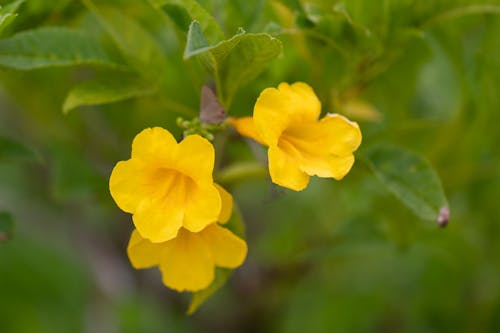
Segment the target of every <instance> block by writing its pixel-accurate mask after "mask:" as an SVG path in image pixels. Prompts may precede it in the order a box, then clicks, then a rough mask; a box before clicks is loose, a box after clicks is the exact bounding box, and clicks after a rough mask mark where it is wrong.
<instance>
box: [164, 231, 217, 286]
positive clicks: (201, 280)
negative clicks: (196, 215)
mask: <svg viewBox="0 0 500 333" xmlns="http://www.w3.org/2000/svg"><path fill="white" fill-rule="evenodd" d="M214 269H215V264H214V260H213V257H212V254H211V251H210V248H209V246H208V245H207V244H206V242H205V240H204V239H203V238H202V237H201V236H200V235H199V234H197V233H191V232H189V231H187V230H184V229H181V230H180V232H179V235H178V236H177V237H176V238H175V239H173V240H171V241H169V242H167V243H165V250H164V257H163V259H162V262H161V263H160V270H161V272H162V280H163V283H164V284H165V285H166V286H167V287H169V288H172V289H175V290H177V291H185V290H186V291H198V290H201V289H205V288H206V287H208V286H209V285H210V283H212V281H213V279H214Z"/></svg>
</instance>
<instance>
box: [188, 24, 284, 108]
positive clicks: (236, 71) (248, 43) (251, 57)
mask: <svg viewBox="0 0 500 333" xmlns="http://www.w3.org/2000/svg"><path fill="white" fill-rule="evenodd" d="M281 47H282V46H281V42H280V41H279V40H278V39H276V38H273V37H272V36H270V35H269V34H265V33H258V34H254V33H245V31H243V30H241V29H240V31H238V33H237V34H236V35H234V36H233V37H232V38H230V39H227V40H224V41H222V42H220V43H218V44H216V45H213V46H209V45H208V43H206V38H205V37H204V34H203V31H202V28H201V26H200V24H199V23H198V22H197V21H194V22H193V23H191V26H190V28H189V33H188V41H187V44H186V49H185V52H184V58H185V59H188V58H191V57H198V58H199V59H200V60H201V61H202V62H203V64H205V66H206V67H207V69H208V70H209V72H210V74H211V75H212V76H213V77H214V79H215V82H216V85H217V94H218V95H219V100H220V101H221V102H222V104H223V105H224V106H226V107H227V106H228V105H229V104H230V103H231V99H232V97H233V96H234V94H235V93H236V91H237V89H238V88H239V87H240V86H242V85H244V84H245V83H247V82H249V81H251V80H253V79H254V78H255V77H257V76H258V75H259V74H260V73H261V72H262V71H263V70H264V69H265V67H266V66H267V65H268V63H269V62H270V61H271V60H273V59H274V58H276V57H277V56H278V55H279V54H280V53H281Z"/></svg>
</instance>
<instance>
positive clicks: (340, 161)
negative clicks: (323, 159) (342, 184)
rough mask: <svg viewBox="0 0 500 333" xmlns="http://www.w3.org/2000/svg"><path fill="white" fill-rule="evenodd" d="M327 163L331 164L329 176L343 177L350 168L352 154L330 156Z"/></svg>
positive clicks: (352, 160)
mask: <svg viewBox="0 0 500 333" xmlns="http://www.w3.org/2000/svg"><path fill="white" fill-rule="evenodd" d="M328 163H329V164H330V166H331V169H330V170H331V172H332V175H331V177H333V178H335V179H336V180H340V179H342V178H344V176H345V175H347V173H348V172H349V170H351V167H352V165H353V164H354V155H349V156H342V157H341V156H330V158H329V160H328Z"/></svg>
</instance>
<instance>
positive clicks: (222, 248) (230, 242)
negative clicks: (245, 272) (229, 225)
mask: <svg viewBox="0 0 500 333" xmlns="http://www.w3.org/2000/svg"><path fill="white" fill-rule="evenodd" d="M200 236H201V237H203V239H204V240H205V242H206V243H207V244H208V246H209V248H210V251H211V252H212V255H213V258H214V261H215V265H216V266H219V267H227V268H236V267H238V266H240V265H241V264H242V263H243V261H245V258H246V256H247V244H246V243H245V241H244V240H242V239H241V238H238V237H237V236H235V235H234V234H233V233H232V232H231V231H229V230H228V229H226V228H223V227H221V226H219V225H217V224H216V223H214V224H211V225H209V226H208V227H206V228H205V229H203V231H202V232H200Z"/></svg>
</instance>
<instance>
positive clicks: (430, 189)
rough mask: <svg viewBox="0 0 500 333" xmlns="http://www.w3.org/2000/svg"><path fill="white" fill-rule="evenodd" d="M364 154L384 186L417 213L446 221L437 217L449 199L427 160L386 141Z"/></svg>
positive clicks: (441, 214) (429, 218)
mask: <svg viewBox="0 0 500 333" xmlns="http://www.w3.org/2000/svg"><path fill="white" fill-rule="evenodd" d="M364 157H365V158H366V159H367V161H368V164H369V165H370V167H371V169H372V170H373V172H374V173H375V175H376V176H377V177H378V178H379V179H380V181H381V182H382V183H383V184H384V185H385V186H386V187H387V189H388V190H389V191H391V192H392V193H393V194H394V195H395V196H396V197H397V198H398V199H399V200H401V202H402V203H404V204H405V205H406V206H407V207H409V208H410V209H411V210H412V211H413V212H414V213H415V214H416V215H417V216H419V217H420V218H422V219H424V220H430V221H437V222H439V223H440V224H445V223H447V221H443V222H440V219H443V218H444V217H445V216H444V215H447V214H446V213H447V209H448V208H447V207H448V202H447V200H446V197H445V194H444V191H443V188H442V186H441V181H440V179H439V176H438V175H437V173H436V172H435V171H434V169H433V168H432V166H431V165H430V164H429V162H427V160H425V159H424V158H423V157H421V156H419V155H417V154H415V153H413V152H410V151H407V150H405V149H403V148H400V147H397V146H393V145H389V144H379V145H377V146H374V147H372V148H371V149H369V150H368V151H367V152H366V154H364ZM448 214H449V213H448Z"/></svg>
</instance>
